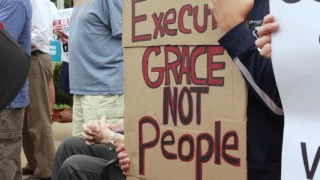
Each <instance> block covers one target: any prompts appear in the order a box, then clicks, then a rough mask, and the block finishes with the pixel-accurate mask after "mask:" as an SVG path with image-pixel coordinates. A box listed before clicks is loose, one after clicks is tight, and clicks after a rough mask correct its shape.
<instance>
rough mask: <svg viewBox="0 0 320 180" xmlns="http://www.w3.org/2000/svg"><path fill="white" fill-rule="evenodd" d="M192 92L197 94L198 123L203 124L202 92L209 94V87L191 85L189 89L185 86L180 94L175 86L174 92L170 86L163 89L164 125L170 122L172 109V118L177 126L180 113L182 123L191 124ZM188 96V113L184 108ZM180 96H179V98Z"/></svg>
mask: <svg viewBox="0 0 320 180" xmlns="http://www.w3.org/2000/svg"><path fill="white" fill-rule="evenodd" d="M192 93H194V94H196V99H195V102H196V105H195V109H196V122H197V124H198V125H200V124H201V94H208V93H209V87H191V88H190V89H188V88H187V87H184V88H183V89H182V90H181V92H180V94H178V88H177V87H175V88H173V93H172V91H171V88H170V87H165V88H164V90H163V125H168V123H169V111H171V118H172V121H173V124H174V126H177V117H178V116H177V115H178V114H179V119H180V122H181V124H183V125H189V124H190V123H191V122H192V120H193V117H194V116H193V112H194V110H193V108H194V105H193V102H194V100H193V98H192ZM185 96H186V97H187V100H188V102H187V104H188V114H187V115H186V111H185V110H184V109H183V107H184V106H183V104H184V102H183V101H184V97H185ZM178 97H179V98H178Z"/></svg>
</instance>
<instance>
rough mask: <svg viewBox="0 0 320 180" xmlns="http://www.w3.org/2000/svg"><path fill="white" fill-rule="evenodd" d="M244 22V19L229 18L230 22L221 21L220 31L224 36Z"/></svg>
mask: <svg viewBox="0 0 320 180" xmlns="http://www.w3.org/2000/svg"><path fill="white" fill-rule="evenodd" d="M243 21H244V18H243V19H242V18H228V20H225V21H220V23H218V25H219V27H220V30H221V31H222V33H223V34H226V33H228V32H229V31H231V30H232V29H233V28H234V27H236V26H237V25H238V24H240V23H242V22H243Z"/></svg>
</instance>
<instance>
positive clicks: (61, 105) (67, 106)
mask: <svg viewBox="0 0 320 180" xmlns="http://www.w3.org/2000/svg"><path fill="white" fill-rule="evenodd" d="M66 108H70V106H69V105H67V104H55V105H54V107H53V109H66Z"/></svg>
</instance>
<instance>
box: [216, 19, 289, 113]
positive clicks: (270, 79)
mask: <svg viewBox="0 0 320 180" xmlns="http://www.w3.org/2000/svg"><path fill="white" fill-rule="evenodd" d="M219 43H220V45H221V46H222V47H223V48H225V50H226V51H227V52H228V54H229V55H230V56H231V58H232V59H233V61H234V63H235V64H236V65H237V66H238V68H239V70H240V71H241V73H242V75H243V77H244V78H245V80H246V83H247V85H248V87H249V91H251V92H253V93H254V94H255V95H256V97H257V98H258V99H260V100H261V102H262V103H263V104H264V105H265V106H266V107H267V108H268V109H269V110H270V111H271V112H272V113H274V114H275V115H280V116H281V115H283V110H282V104H281V100H280V95H279V92H278V88H277V84H276V80H275V77H274V73H273V68H272V61H271V60H270V59H266V58H264V57H262V56H261V55H260V53H259V51H258V49H257V47H256V45H255V38H254V36H253V35H252V33H251V32H250V30H249V28H248V27H247V25H246V24H245V23H244V22H242V23H240V24H239V25H237V26H236V27H234V28H233V29H232V30H231V31H229V32H228V33H227V34H225V35H224V36H223V37H222V38H221V39H220V40H219Z"/></svg>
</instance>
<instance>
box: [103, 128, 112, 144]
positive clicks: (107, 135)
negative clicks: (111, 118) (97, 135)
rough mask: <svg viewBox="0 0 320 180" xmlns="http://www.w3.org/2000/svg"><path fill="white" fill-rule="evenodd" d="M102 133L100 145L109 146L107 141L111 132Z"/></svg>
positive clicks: (107, 130)
mask: <svg viewBox="0 0 320 180" xmlns="http://www.w3.org/2000/svg"><path fill="white" fill-rule="evenodd" d="M103 131H104V132H101V133H102V141H101V143H102V144H109V140H110V136H111V133H112V131H110V130H109V129H104V130H103Z"/></svg>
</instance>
